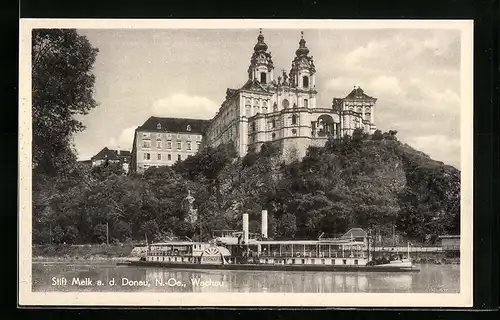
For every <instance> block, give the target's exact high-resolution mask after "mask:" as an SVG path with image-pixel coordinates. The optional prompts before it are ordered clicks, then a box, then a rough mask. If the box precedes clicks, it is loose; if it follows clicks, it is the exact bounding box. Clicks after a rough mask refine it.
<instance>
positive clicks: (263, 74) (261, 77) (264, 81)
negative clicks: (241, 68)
mask: <svg viewBox="0 0 500 320" xmlns="http://www.w3.org/2000/svg"><path fill="white" fill-rule="evenodd" d="M266 80H267V76H266V73H265V72H261V73H260V83H266Z"/></svg>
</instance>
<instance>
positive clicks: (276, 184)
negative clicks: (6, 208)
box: [18, 19, 473, 307]
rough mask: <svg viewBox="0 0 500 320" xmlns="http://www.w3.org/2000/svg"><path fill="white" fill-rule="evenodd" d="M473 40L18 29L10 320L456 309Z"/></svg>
mask: <svg viewBox="0 0 500 320" xmlns="http://www.w3.org/2000/svg"><path fill="white" fill-rule="evenodd" d="M472 29H473V23H472V21H465V20H464V21H460V20H453V21H451V20H450V21H445V20H435V21H419V20H331V21H328V20H321V21H319V20H318V21H315V20H59V19H57V20H39V19H21V21H20V66H19V68H20V69H19V70H20V83H19V86H20V110H19V112H20V121H19V142H20V149H19V153H20V157H19V159H20V163H19V166H20V167H19V170H20V171H19V172H20V189H19V195H20V196H19V199H20V200H19V201H20V203H19V208H20V212H19V261H18V263H19V264H18V265H19V305H21V306H35V305H43V306H128V307H135V306H220V307H226V306H290V307H297V306H332V307H335V306H338V307H373V306H381V307H392V306H398V307H420V306H422V307H424V306H425V307H429V306H434V307H452V306H462V307H467V306H472V215H473V212H472V165H473V164H472V121H473V119H472V88H473V84H472V74H473V72H472V52H473V43H472V34H473V30H472Z"/></svg>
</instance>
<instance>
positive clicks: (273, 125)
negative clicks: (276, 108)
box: [271, 119, 276, 128]
mask: <svg viewBox="0 0 500 320" xmlns="http://www.w3.org/2000/svg"><path fill="white" fill-rule="evenodd" d="M271 127H273V128H276V120H274V119H273V120H272V121H271Z"/></svg>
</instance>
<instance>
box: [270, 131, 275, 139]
mask: <svg viewBox="0 0 500 320" xmlns="http://www.w3.org/2000/svg"><path fill="white" fill-rule="evenodd" d="M271 137H272V138H273V140H274V139H275V138H276V133H274V132H273V134H271Z"/></svg>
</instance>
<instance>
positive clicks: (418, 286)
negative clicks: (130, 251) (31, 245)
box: [32, 262, 460, 293]
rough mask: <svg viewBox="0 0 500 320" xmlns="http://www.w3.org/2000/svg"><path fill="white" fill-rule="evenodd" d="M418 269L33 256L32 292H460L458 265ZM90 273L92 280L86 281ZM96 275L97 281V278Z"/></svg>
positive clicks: (424, 266)
mask: <svg viewBox="0 0 500 320" xmlns="http://www.w3.org/2000/svg"><path fill="white" fill-rule="evenodd" d="M419 267H420V272H418V273H417V272H412V273H391V272H387V273H385V272H373V273H370V272H310V271H298V272H293V271H287V272H279V271H222V270H186V269H162V268H152V267H135V266H134V267H132V266H116V265H114V264H113V263H102V262H101V263H95V262H77V263H74V262H71V263H69V262H34V263H33V268H32V279H33V283H32V290H33V291H34V292H44V291H63V292H82V291H87V292H119V291H123V292H141V291H142V292H291V293H343V292H345V293H348V292H358V293H367V292H377V293H459V291H460V265H420V266H419ZM85 279H89V280H90V281H91V282H88V280H87V281H85ZM98 281H100V282H98Z"/></svg>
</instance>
